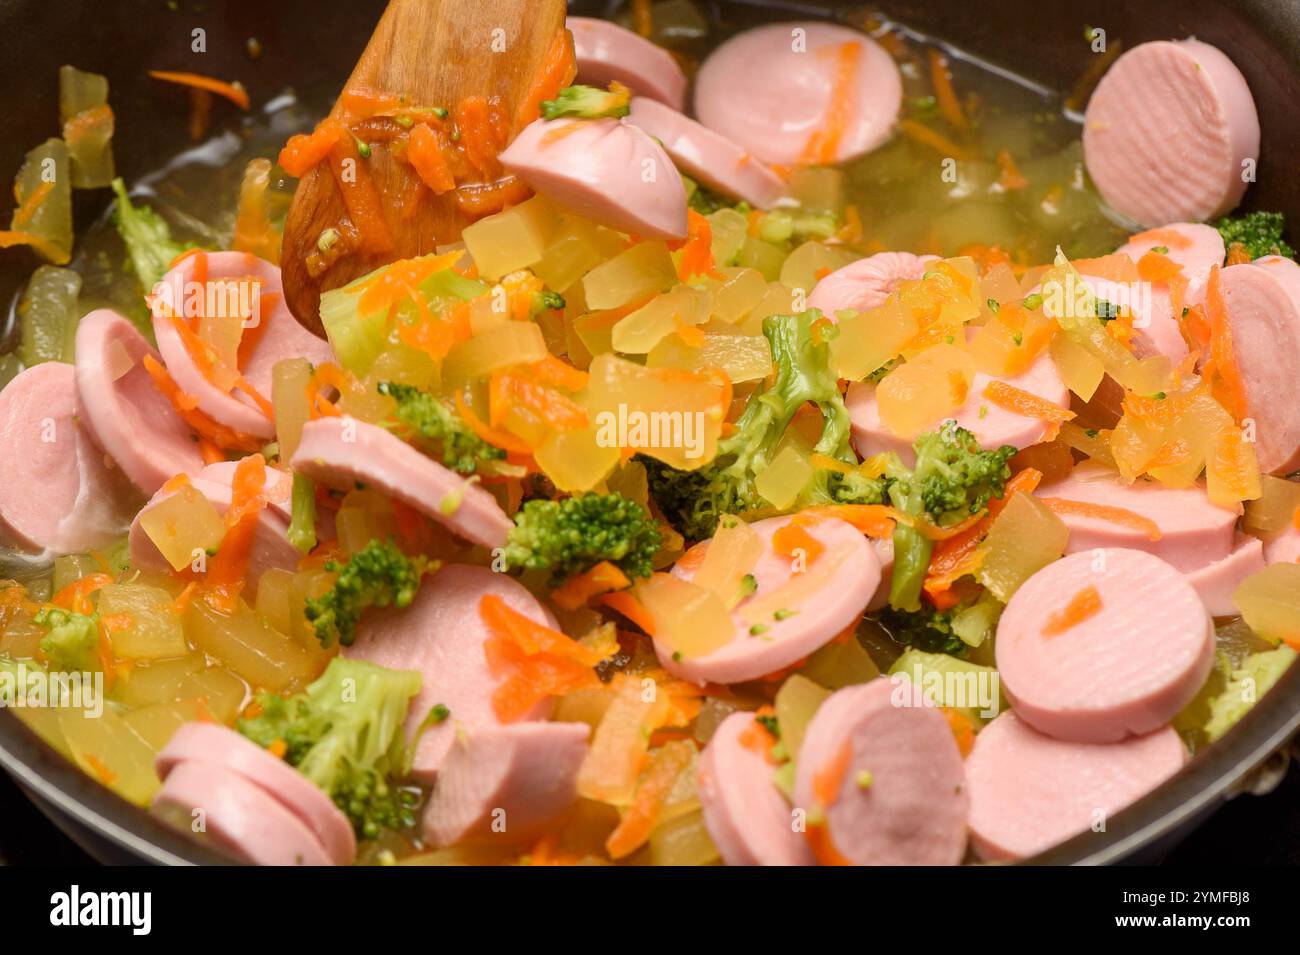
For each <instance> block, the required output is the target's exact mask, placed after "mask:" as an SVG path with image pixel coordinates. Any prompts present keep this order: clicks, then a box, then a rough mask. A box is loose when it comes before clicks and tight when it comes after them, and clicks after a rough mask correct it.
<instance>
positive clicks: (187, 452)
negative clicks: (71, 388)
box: [77, 308, 203, 494]
mask: <svg viewBox="0 0 1300 955" xmlns="http://www.w3.org/2000/svg"><path fill="white" fill-rule="evenodd" d="M146 355H148V356H150V357H152V358H153V359H154V360H155V361H157V360H158V354H157V352H155V351H154V350H153V349H152V348H150V347H149V343H148V342H147V341H145V339H144V336H143V335H141V334H140V333H139V332H138V331H136V329H135V326H134V325H132V324H131V323H130V322H129V321H127V320H126V319H125V318H123V317H122V316H121V315H118V314H117V313H116V312H113V311H110V310H108V309H106V308H101V309H98V310H97V311H94V312H91V313H90V314H89V315H87V316H86V317H85V318H83V319H82V320H81V322H80V324H79V325H78V326H77V391H78V393H79V394H80V396H81V407H82V409H83V411H84V414H85V422H86V424H87V425H88V426H89V428H90V432H91V434H92V435H93V436H94V439H95V442H96V443H97V444H98V445H99V446H100V447H101V448H103V449H104V451H105V452H107V453H108V454H109V455H110V456H111V457H112V458H113V460H114V461H115V462H117V466H118V467H119V468H121V469H122V473H123V474H125V475H126V476H127V477H128V478H130V479H131V481H132V482H133V483H134V484H135V486H136V487H137V488H139V489H140V490H141V491H142V492H144V493H145V494H152V493H153V492H154V491H156V490H158V488H160V487H162V485H163V483H164V482H166V481H167V480H168V479H169V478H171V477H173V476H174V475H177V474H197V473H198V472H199V470H200V469H201V468H202V467H203V457H202V455H200V454H199V450H198V445H197V444H196V443H195V438H194V435H193V434H192V433H191V432H190V429H189V426H188V425H187V424H185V422H184V421H182V420H181V419H180V416H179V415H177V414H176V412H175V410H174V409H173V408H172V406H171V402H169V401H168V400H167V399H166V398H164V397H163V396H162V394H160V393H159V391H158V389H157V388H155V387H154V384H153V379H152V378H150V377H149V372H148V371H146V370H145V368H144V365H143V361H144V358H145V356H146Z"/></svg>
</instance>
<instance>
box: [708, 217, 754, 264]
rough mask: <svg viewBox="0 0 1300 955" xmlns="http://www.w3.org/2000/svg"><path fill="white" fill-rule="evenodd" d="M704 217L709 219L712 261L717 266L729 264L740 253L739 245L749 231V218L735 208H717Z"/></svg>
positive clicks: (742, 242)
mask: <svg viewBox="0 0 1300 955" xmlns="http://www.w3.org/2000/svg"><path fill="white" fill-rule="evenodd" d="M705 218H706V219H708V220H709V232H710V237H711V240H712V252H713V261H714V262H716V263H717V264H718V265H719V266H727V265H730V264H731V263H732V262H734V261H735V259H736V256H737V255H739V254H740V247H741V246H742V245H743V244H744V242H745V235H746V234H747V233H748V231H749V220H747V219H746V218H745V217H744V216H743V215H741V214H740V213H739V212H737V211H736V210H735V209H718V210H717V211H716V212H711V213H709V214H708V215H707V216H705ZM747 271H753V270H752V269H750V270H747Z"/></svg>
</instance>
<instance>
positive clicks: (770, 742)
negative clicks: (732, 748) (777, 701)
mask: <svg viewBox="0 0 1300 955" xmlns="http://www.w3.org/2000/svg"><path fill="white" fill-rule="evenodd" d="M775 712H776V711H775V710H774V709H773V708H772V707H771V706H761V707H759V708H758V710H757V711H755V713H754V719H753V720H752V721H751V722H750V724H749V725H748V726H746V727H745V729H744V730H743V731H741V734H740V736H739V740H738V741H739V743H740V745H741V746H743V747H745V749H748V750H750V751H751V752H755V753H757V754H758V755H760V756H762V757H763V759H765V760H766V761H767V762H769V763H771V764H772V765H773V766H775V765H776V764H777V762H778V760H777V759H776V757H775V756H773V755H772V747H774V746H775V745H776V744H777V742H778V741H777V738H776V737H775V736H773V735H772V731H771V730H769V729H768V728H767V726H766V724H764V723H763V721H762V720H760V719H758V717H760V716H771V715H772V714H773V713H775Z"/></svg>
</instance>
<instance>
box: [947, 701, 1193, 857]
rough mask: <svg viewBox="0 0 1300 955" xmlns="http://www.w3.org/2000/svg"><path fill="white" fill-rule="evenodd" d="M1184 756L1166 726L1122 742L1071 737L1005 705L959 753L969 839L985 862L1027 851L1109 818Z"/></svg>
mask: <svg viewBox="0 0 1300 955" xmlns="http://www.w3.org/2000/svg"><path fill="white" fill-rule="evenodd" d="M1186 761H1187V750H1186V749H1184V748H1183V743H1182V740H1180V739H1179V738H1178V734H1177V733H1175V732H1174V731H1173V730H1172V729H1171V728H1169V727H1168V726H1166V727H1164V728H1163V729H1158V730H1155V731H1154V732H1152V733H1149V734H1147V735H1145V736H1133V737H1130V738H1129V739H1126V740H1124V741H1123V742H1122V743H1071V742H1063V741H1061V740H1057V739H1053V738H1051V737H1050V736H1044V735H1043V734H1042V733H1039V732H1036V731H1035V730H1034V729H1033V728H1032V727H1030V726H1028V725H1027V724H1026V723H1025V722H1024V720H1022V719H1020V717H1019V716H1018V715H1017V714H1016V713H1014V712H1012V711H1010V710H1008V711H1007V712H1005V713H1002V714H1001V715H1000V716H998V718H997V719H995V720H994V721H993V722H991V723H989V725H988V726H986V727H984V729H983V730H981V731H980V734H979V735H978V736H976V737H975V748H974V749H973V750H972V751H971V754H970V756H969V758H967V760H966V779H967V781H968V784H969V788H970V837H971V845H972V846H974V848H975V851H976V852H977V853H978V854H979V855H980V857H981V858H983V859H987V860H990V861H992V860H1015V859H1023V858H1026V857H1027V856H1032V855H1034V854H1035V853H1037V852H1042V851H1043V850H1044V849H1049V848H1051V847H1052V846H1054V845H1056V844H1057V843H1058V842H1062V841H1064V840H1066V839H1068V838H1070V837H1071V836H1074V835H1078V834H1079V833H1081V832H1087V831H1088V830H1089V829H1091V828H1092V827H1093V826H1095V825H1097V824H1098V823H1099V822H1106V821H1108V820H1109V817H1111V816H1113V815H1114V814H1115V813H1117V812H1119V811H1120V810H1121V809H1123V808H1124V807H1126V806H1128V805H1130V804H1131V803H1134V802H1136V801H1137V800H1138V799H1140V798H1142V797H1143V796H1145V795H1146V794H1147V793H1148V792H1150V791H1151V790H1153V789H1155V788H1156V787H1157V786H1159V785H1160V784H1161V783H1163V782H1164V781H1165V780H1167V779H1169V778H1170V777H1171V776H1173V775H1174V774H1175V773H1176V772H1178V770H1179V769H1181V768H1182V766H1183V763H1185V762H1186Z"/></svg>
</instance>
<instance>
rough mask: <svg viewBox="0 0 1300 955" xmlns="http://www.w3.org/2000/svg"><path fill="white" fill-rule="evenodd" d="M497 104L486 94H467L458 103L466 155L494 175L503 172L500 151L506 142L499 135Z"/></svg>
mask: <svg viewBox="0 0 1300 955" xmlns="http://www.w3.org/2000/svg"><path fill="white" fill-rule="evenodd" d="M494 108H495V104H494V103H493V102H491V101H489V100H488V99H487V98H486V97H483V96H467V97H465V98H464V99H463V100H461V101H460V102H459V103H457V104H456V109H455V113H454V115H455V121H456V128H457V129H458V130H460V145H461V148H462V149H463V150H464V152H465V158H466V159H468V160H469V163H470V165H471V166H473V167H474V168H475V169H476V170H477V171H478V173H479V175H480V176H482V177H483V179H484V180H488V179H492V178H494V177H495V176H497V175H498V174H499V173H500V172H501V164H500V163H499V162H497V153H499V152H500V151H501V150H502V149H503V148H504V147H505V143H504V142H502V141H500V140H499V139H498V137H497V129H496V122H495V121H494V117H493V116H492V111H493V109H494Z"/></svg>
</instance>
